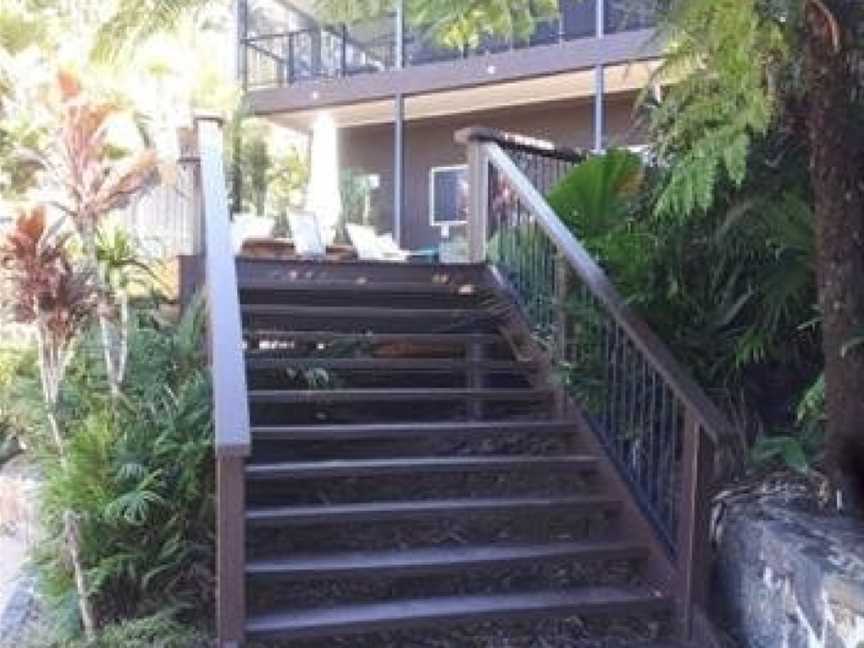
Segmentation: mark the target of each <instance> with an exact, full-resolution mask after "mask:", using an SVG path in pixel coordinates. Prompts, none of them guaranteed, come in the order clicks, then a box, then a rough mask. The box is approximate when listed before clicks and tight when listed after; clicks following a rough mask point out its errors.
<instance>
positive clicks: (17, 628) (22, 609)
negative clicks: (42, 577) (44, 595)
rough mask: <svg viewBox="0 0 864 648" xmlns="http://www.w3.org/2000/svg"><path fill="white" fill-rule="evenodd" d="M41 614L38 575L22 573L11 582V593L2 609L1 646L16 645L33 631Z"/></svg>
mask: <svg viewBox="0 0 864 648" xmlns="http://www.w3.org/2000/svg"><path fill="white" fill-rule="evenodd" d="M38 616H39V605H38V600H37V597H36V577H35V576H33V575H30V574H22V575H21V576H20V577H19V578H18V579H17V580H16V581H14V582H13V583H12V584H11V595H10V596H9V599H8V602H7V603H6V606H5V608H2V609H0V646H15V645H18V644H20V643H21V642H23V641H25V640H26V639H27V638H28V637H29V636H30V635H31V633H32V631H33V628H34V626H35V625H36V621H37V619H38Z"/></svg>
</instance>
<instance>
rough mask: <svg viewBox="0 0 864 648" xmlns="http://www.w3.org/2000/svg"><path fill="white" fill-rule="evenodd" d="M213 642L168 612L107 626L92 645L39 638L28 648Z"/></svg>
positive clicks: (154, 647) (199, 646) (167, 647)
mask: <svg viewBox="0 0 864 648" xmlns="http://www.w3.org/2000/svg"><path fill="white" fill-rule="evenodd" d="M212 645H213V640H212V639H211V638H209V637H207V636H206V635H205V634H203V633H201V632H199V631H198V630H195V629H194V628H190V627H188V625H185V624H182V623H180V622H178V621H176V620H175V619H174V618H173V616H172V614H171V613H170V612H163V613H161V614H158V615H155V616H151V617H144V618H142V619H135V620H133V621H127V622H125V623H120V624H117V625H111V626H107V627H106V628H103V629H102V630H101V631H100V632H99V636H98V637H97V638H96V640H95V641H94V642H92V643H88V642H86V641H83V640H76V639H73V640H57V639H51V638H50V637H46V636H44V634H43V635H41V636H38V637H36V638H34V640H33V641H31V642H30V644H28V648H208V647H209V646H212Z"/></svg>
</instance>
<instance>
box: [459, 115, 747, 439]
mask: <svg viewBox="0 0 864 648" xmlns="http://www.w3.org/2000/svg"><path fill="white" fill-rule="evenodd" d="M502 138H504V139H503V142H504V144H505V145H506V143H507V140H510V141H513V142H514V143H515V142H518V139H517V138H519V136H516V135H513V134H504V133H501V131H495V130H492V129H487V128H469V129H465V130H463V131H460V132H459V133H457V135H456V141H457V142H458V143H463V144H464V143H467V142H471V141H478V142H483V143H484V149H485V151H484V152H485V155H486V158H487V159H488V160H489V162H491V163H492V164H493V165H495V166H496V167H497V168H498V169H499V170H500V171H501V172H502V173H503V174H504V175H505V176H506V177H507V178H508V180H509V181H510V182H511V183H512V186H513V188H514V189H515V190H516V191H517V192H518V193H519V197H520V198H521V199H522V200H523V201H525V203H526V204H527V205H528V206H529V208H530V209H531V211H532V212H533V213H534V215H535V217H536V218H537V222H538V224H539V225H540V227H541V228H542V229H543V230H544V232H545V233H546V235H547V236H549V238H550V239H552V241H553V242H554V243H555V245H556V247H557V248H558V250H559V251H560V252H561V254H563V255H564V256H565V258H567V260H568V261H569V262H570V266H571V268H572V270H573V272H574V273H576V275H577V276H578V277H579V278H580V279H581V280H582V281H583V282H584V283H585V285H586V286H588V288H589V289H590V291H591V293H592V294H593V295H594V297H596V298H597V299H598V300H599V301H600V302H601V303H602V304H603V305H604V307H605V308H606V309H607V310H608V312H609V313H610V315H612V316H613V317H614V319H615V321H616V322H617V323H618V324H619V325H620V326H621V327H622V328H623V329H624V330H625V331H627V334H628V336H629V337H630V338H631V339H632V340H633V342H634V343H635V344H636V345H637V347H638V348H639V350H640V351H641V352H642V353H643V354H645V356H646V357H647V358H648V359H649V360H650V361H651V363H652V365H653V366H654V368H655V369H656V370H657V371H658V372H659V373H660V374H661V375H662V376H663V378H664V379H665V380H666V381H667V382H668V383H669V386H670V387H671V388H672V389H673V391H674V392H675V394H676V396H678V398H680V399H681V401H682V402H683V403H685V404H686V405H687V406H688V407H689V408H690V409H691V410H692V411H693V413H694V415H695V416H696V417H697V419H698V420H699V422H700V423H701V424H702V425H703V426H704V427H705V430H706V432H707V433H708V435H709V436H710V437H711V440H712V441H713V442H714V443H715V444H717V445H722V444H723V443H724V442H726V441H727V440H729V439H732V438H734V434H733V431H732V428H731V426H730V424H729V423H728V421H727V420H726V417H725V416H724V415H723V414H722V413H721V412H720V410H719V409H718V408H717V406H716V405H715V404H714V403H713V402H712V401H711V399H710V398H708V396H707V395H706V394H705V392H704V391H703V390H702V388H701V387H700V386H699V385H698V384H697V383H696V382H695V380H693V378H692V377H691V376H690V374H689V372H688V371H687V370H686V369H685V368H684V367H683V366H682V365H681V364H679V363H678V361H677V360H675V357H674V356H673V355H672V352H671V351H670V350H669V348H668V347H667V346H666V345H665V344H664V343H663V342H662V341H661V340H660V339H659V338H658V337H657V336H656V335H655V334H654V332H653V331H652V330H651V328H650V327H649V326H648V324H647V323H646V322H645V321H644V320H643V319H642V318H641V317H639V315H637V314H636V312H635V311H634V310H633V309H632V308H631V307H630V306H629V305H628V304H627V302H626V300H625V299H624V298H623V297H622V296H621V295H620V293H619V292H618V290H617V289H616V288H615V286H614V284H613V283H612V281H611V280H610V279H609V277H608V276H607V275H606V273H605V272H604V270H603V269H602V268H601V267H600V265H599V264H598V263H597V262H596V261H595V260H594V258H593V257H592V256H591V255H590V254H589V253H588V251H587V250H586V249H585V247H584V246H583V245H582V243H580V242H579V240H578V239H577V238H576V237H575V236H574V235H573V233H572V232H571V231H570V229H569V228H568V227H567V226H566V225H565V224H564V223H563V222H562V221H561V219H560V218H558V215H557V214H556V213H555V212H554V211H553V210H552V208H551V207H550V206H549V204H548V203H547V202H546V198H545V197H544V196H543V195H542V194H541V193H540V192H539V191H538V190H537V188H536V187H535V186H534V185H533V183H531V182H530V181H529V180H528V178H527V177H526V176H525V175H524V174H523V173H522V171H521V170H520V169H519V168H518V167H517V166H516V164H515V163H514V162H513V160H512V159H511V158H510V156H508V155H507V154H506V153H505V152H504V150H502V148H501V143H502ZM530 140H531V138H524V139H523V142H522V143H521V144H518V146H519V148H521V149H523V150H533V151H535V152H537V153H538V154H542V155H548V156H552V157H558V156H560V155H562V149H561V148H560V147H555V148H546V147H544V146H542V145H538V144H537V143H536V142H537V140H535V142H534V143H531V141H530ZM563 155H567V154H566V153H563ZM577 155H578V154H577V153H575V152H574V155H573V156H572V157H571V159H574V160H576V156H577ZM583 159H584V158H583Z"/></svg>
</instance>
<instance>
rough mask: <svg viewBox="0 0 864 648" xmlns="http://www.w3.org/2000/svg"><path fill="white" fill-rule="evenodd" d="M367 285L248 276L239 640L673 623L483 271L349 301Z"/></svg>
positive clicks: (379, 286)
mask: <svg viewBox="0 0 864 648" xmlns="http://www.w3.org/2000/svg"><path fill="white" fill-rule="evenodd" d="M368 269H369V268H368V267H364V265H363V264H357V265H356V266H355V267H353V268H352V267H351V266H350V265H347V266H343V268H342V269H341V273H340V274H343V275H344V276H345V278H344V279H335V280H327V279H324V280H319V281H296V280H295V281H292V280H291V279H290V278H289V277H292V276H295V273H296V270H297V266H296V265H293V266H292V264H283V266H282V267H280V264H278V263H275V262H260V261H258V262H256V261H251V260H250V261H244V262H241V267H240V276H241V279H240V303H241V312H242V317H243V326H244V337H245V340H246V354H245V357H246V370H247V385H248V393H249V407H250V413H251V425H252V427H251V431H252V455H251V457H250V459H249V461H248V462H247V464H246V467H245V479H246V492H247V504H246V512H245V524H246V531H245V534H246V543H247V560H246V562H245V574H246V588H247V600H248V605H249V615H248V618H247V619H246V622H245V632H246V636H247V638H248V639H249V640H264V639H281V640H297V639H310V638H313V639H314V638H326V637H333V636H341V635H352V634H359V633H386V632H390V631H396V630H402V631H404V630H406V629H409V630H410V629H413V628H416V627H426V626H435V627H436V628H441V627H442V626H446V625H452V624H477V623H481V622H490V621H498V622H508V623H509V622H512V621H514V620H516V619H536V618H542V617H572V616H579V617H606V616H609V615H620V616H626V617H646V618H652V619H656V618H660V619H662V618H664V615H665V614H666V613H668V612H669V610H670V599H669V597H668V596H666V595H664V594H663V593H662V592H661V591H660V590H658V589H656V588H654V587H652V586H651V585H650V584H649V581H648V580H647V579H646V578H644V575H645V572H644V570H643V566H644V564H645V563H646V561H647V560H648V559H649V556H650V549H649V547H648V546H647V545H646V544H645V543H644V542H639V541H638V540H635V539H634V537H633V535H632V534H631V533H628V529H627V527H626V525H622V524H620V521H621V520H620V515H621V513H622V502H621V500H620V498H619V497H616V495H615V494H614V493H613V492H610V489H609V488H607V487H606V485H605V484H604V482H603V479H602V477H601V476H600V474H599V471H598V463H599V462H601V461H602V459H601V458H600V457H598V456H597V454H596V453H595V452H594V450H593V449H590V448H587V447H586V445H585V444H584V443H580V432H579V430H578V428H577V426H576V425H575V424H574V421H573V420H571V419H562V418H561V417H560V416H559V415H558V411H557V406H556V401H555V398H554V396H555V391H556V390H555V386H554V384H552V383H551V382H550V381H549V377H548V376H547V375H545V374H544V372H543V371H542V368H541V366H540V363H538V362H537V361H536V360H534V359H530V358H528V359H526V357H525V353H524V351H523V350H520V349H517V348H514V346H513V342H512V335H511V332H509V331H508V330H507V328H506V326H507V321H509V319H510V318H509V317H508V315H507V314H508V313H509V312H510V311H512V310H513V309H514V308H515V306H514V305H513V304H512V303H511V302H508V300H507V299H506V298H505V297H503V296H502V295H500V294H499V293H497V292H496V291H495V290H494V289H492V288H490V287H489V285H488V283H489V278H488V277H487V276H486V272H485V268H484V267H482V266H476V267H475V266H469V267H460V268H453V267H452V266H447V267H436V266H425V267H423V268H421V269H413V268H412V269H411V274H412V275H413V276H414V280H413V281H406V280H405V276H404V275H405V274H406V273H405V270H406V268H405V267H401V268H400V267H391V268H389V269H388V268H376V270H377V271H378V273H379V274H390V273H392V275H393V279H390V280H374V279H373V280H368V279H364V280H363V282H362V283H360V284H358V282H357V278H359V277H365V271H367V270H368ZM388 270H389V272H388ZM261 275H264V276H265V277H268V279H266V280H262V279H246V280H244V277H250V276H254V277H260V276H261ZM352 276H353V277H355V278H354V279H352V278H351V277H352ZM397 277H398V278H400V279H401V280H399V281H396V280H395V279H396V278H397ZM502 314H503V315H502ZM613 564H614V565H617V566H618V569H617V571H615V572H614V573H615V574H616V576H615V577H614V578H612V577H610V572H609V571H608V567H609V565H613ZM406 580H407V581H409V582H408V584H407V585H405V584H404V582H405V581H406ZM424 582H426V583H428V585H429V587H428V592H429V594H428V595H425V594H424V589H426V588H424V587H423V585H422V583H424ZM369 583H371V584H372V585H371V586H370V585H368V584H369ZM418 583H420V584H419V585H418ZM322 590H324V591H332V592H333V595H332V596H331V597H325V598H327V599H329V600H326V601H324V602H322V603H320V604H309V603H308V602H307V601H314V600H317V599H320V598H321V597H320V595H317V594H320V592H321V591H322ZM343 590H345V591H348V593H343ZM402 640H403V641H408V640H407V639H404V638H403V639H402ZM378 641H379V643H377V644H375V645H381V646H384V645H392V646H397V645H409V644H401V643H386V641H387V640H385V639H379V640H378ZM390 641H391V642H392V641H396V640H395V639H390ZM364 645H366V644H364Z"/></svg>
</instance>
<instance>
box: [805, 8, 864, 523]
mask: <svg viewBox="0 0 864 648" xmlns="http://www.w3.org/2000/svg"><path fill="white" fill-rule="evenodd" d="M857 1H858V0H834V1H833V2H831V1H830V0H829V1H828V2H824V3H823V2H815V1H812V2H810V3H808V8H807V21H806V28H807V38H806V57H807V58H806V63H807V67H806V69H807V72H806V74H807V93H808V98H809V113H808V129H809V138H810V146H811V160H810V164H811V168H810V174H811V179H812V183H813V192H814V200H815V218H816V264H817V268H816V273H817V285H818V290H819V306H820V309H821V312H822V318H823V320H822V335H823V350H824V353H825V381H826V394H827V401H826V414H827V419H828V422H827V436H828V438H827V451H828V460H829V470H830V477H831V478H832V481H833V483H834V485H835V486H836V488H837V490H838V495H839V497H838V500H839V505H840V506H841V507H842V508H843V509H845V510H847V511H857V512H864V348H861V347H858V348H854V349H848V348H846V345H847V343H848V342H850V341H851V340H852V339H853V338H855V337H856V336H860V335H861V333H862V331H864V175H862V170H864V169H862V165H861V160H862V157H861V153H862V150H861V149H862V147H861V143H862V141H864V138H862V137H861V134H860V132H859V129H858V128H857V127H856V124H855V118H854V117H853V110H854V109H855V105H854V103H853V101H852V99H851V97H852V90H853V88H854V86H855V84H856V83H857V79H856V78H855V75H854V72H853V70H852V65H851V63H850V60H849V52H850V50H852V48H854V44H853V43H852V40H853V39H854V37H855V36H854V24H852V23H854V22H855V21H856V20H857V16H856V13H857V12H858V11H859V10H858V9H857V8H856V7H855V4H856V3H857Z"/></svg>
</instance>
